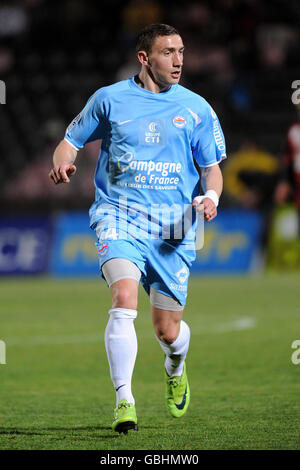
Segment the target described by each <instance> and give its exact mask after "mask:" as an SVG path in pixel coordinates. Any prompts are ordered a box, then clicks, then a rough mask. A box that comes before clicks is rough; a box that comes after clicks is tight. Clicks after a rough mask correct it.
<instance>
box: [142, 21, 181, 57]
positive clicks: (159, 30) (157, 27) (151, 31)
mask: <svg viewBox="0 0 300 470" xmlns="http://www.w3.org/2000/svg"><path fill="white" fill-rule="evenodd" d="M173 34H178V35H179V36H180V34H179V33H178V31H177V30H176V29H175V28H174V27H173V26H169V25H168V24H161V23H158V24H150V25H149V26H146V27H145V28H144V29H142V31H141V32H140V33H139V34H138V36H137V39H136V48H135V49H136V52H139V51H146V52H147V54H149V53H150V52H151V49H152V46H153V43H154V41H155V39H156V38H157V37H158V36H172V35H173Z"/></svg>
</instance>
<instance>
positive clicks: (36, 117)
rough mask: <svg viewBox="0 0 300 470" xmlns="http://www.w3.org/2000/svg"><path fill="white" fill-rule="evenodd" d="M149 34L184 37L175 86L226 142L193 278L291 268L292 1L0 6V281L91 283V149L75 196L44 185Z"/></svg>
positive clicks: (295, 47)
mask: <svg viewBox="0 0 300 470" xmlns="http://www.w3.org/2000/svg"><path fill="white" fill-rule="evenodd" d="M153 22H165V23H169V24H172V25H174V26H175V27H177V28H178V30H179V31H180V32H181V33H182V36H183V38H184V42H185V45H186V54H185V64H184V75H183V79H182V84H183V85H185V86H187V87H190V88H191V89H193V90H194V91H195V92H198V93H199V94H201V95H202V96H204V97H205V98H206V99H207V100H208V101H209V102H210V103H211V105H212V106H213V107H214V108H215V110H216V112H217V113H218V115H219V118H220V120H221V123H222V126H223V128H224V132H225V137H226V141H227V148H228V157H229V158H228V160H227V161H226V162H225V163H224V164H222V170H223V172H224V193H223V196H222V200H221V205H220V214H221V216H220V217H219V218H218V219H217V220H216V221H214V222H213V223H212V224H210V225H208V226H207V227H206V244H205V247H204V250H203V251H202V252H201V255H200V256H199V257H198V261H197V263H196V265H195V267H194V271H195V272H203V273H206V272H208V271H209V272H222V273H225V272H236V273H242V272H249V271H253V270H261V269H264V268H265V267H268V266H269V267H273V268H279V269H282V268H283V267H284V266H285V267H286V268H288V269H290V268H292V269H294V268H295V267H297V266H298V267H299V265H300V260H299V258H300V255H299V251H300V250H299V244H298V239H297V230H296V221H295V220H296V215H295V208H294V205H293V198H292V197H291V198H290V201H289V200H287V203H289V204H288V205H287V207H283V208H282V207H281V208H280V209H278V208H277V207H276V205H275V204H274V191H275V188H276V185H277V183H278V181H279V180H280V177H281V172H282V169H281V167H282V159H283V156H284V152H285V145H286V140H287V131H288V128H289V126H291V124H293V123H295V122H297V120H298V119H299V116H298V113H297V108H296V106H295V105H294V104H293V103H292V100H291V96H292V93H293V91H295V90H293V89H292V84H293V82H294V81H295V80H296V79H297V78H300V70H299V69H300V65H299V45H300V32H299V24H300V7H299V2H297V0H291V1H289V2H288V3H286V2H284V1H283V0H275V1H257V0H217V1H215V2H207V1H197V2H194V1H188V2H184V3H183V2H170V1H156V0H131V1H120V0H109V1H108V0H103V1H101V4H100V3H99V2H96V1H84V2H83V1H77V0H73V1H70V0H63V1H51V2H50V1H46V0H15V1H14V0H12V1H2V2H1V6H0V41H1V42H0V79H1V80H2V81H3V82H4V83H5V85H6V104H2V105H1V106H0V153H1V163H0V165H1V172H0V188H1V189H0V203H1V208H2V209H1V219H0V255H1V256H0V273H1V274H3V275H7V274H9V275H10V274H33V273H36V274H41V273H45V272H51V273H52V274H55V275H61V274H70V273H72V274H80V275H85V274H88V275H91V274H92V275H94V274H97V270H98V268H97V257H96V251H95V250H94V247H93V242H94V239H93V233H90V232H91V231H89V229H88V225H87V209H88V207H89V205H90V204H91V202H92V200H93V196H94V187H93V173H94V168H95V163H96V160H97V155H98V150H99V142H94V143H92V144H89V145H87V146H86V148H85V149H84V150H83V151H81V153H80V154H79V157H78V160H77V164H78V173H77V175H76V176H75V177H74V178H73V180H72V184H70V185H65V186H60V187H55V186H54V185H52V184H51V183H50V181H49V180H48V172H49V169H50V167H51V161H52V154H53V150H54V148H55V146H56V145H57V143H58V142H59V140H60V139H61V138H63V135H64V130H65V128H66V126H67V125H68V123H69V122H70V121H71V120H72V119H73V117H74V116H75V115H77V114H78V112H79V111H80V110H81V109H82V107H83V106H84V104H85V102H86V100H87V99H88V97H89V96H90V95H91V94H92V93H93V92H94V91H95V90H96V89H97V88H99V87H101V86H104V85H108V84H110V83H112V82H114V81H117V80H120V79H125V78H127V77H129V76H132V75H133V74H134V73H135V72H136V71H137V70H138V69H137V62H136V59H135V54H134V53H133V49H134V41H135V36H136V33H137V31H139V30H140V29H141V28H142V27H143V26H144V25H145V24H149V23H153ZM2 101H3V99H2ZM75 212H76V214H75ZM91 241H92V243H91ZM53 253H55V257H53Z"/></svg>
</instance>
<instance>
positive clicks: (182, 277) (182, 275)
mask: <svg viewBox="0 0 300 470" xmlns="http://www.w3.org/2000/svg"><path fill="white" fill-rule="evenodd" d="M188 275H189V273H188V270H187V268H186V267H185V266H184V267H183V268H182V269H180V270H179V271H178V272H177V273H176V274H175V276H176V277H177V279H178V281H179V282H180V283H181V284H184V283H185V281H186V280H187V277H188Z"/></svg>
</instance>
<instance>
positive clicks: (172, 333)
mask: <svg viewBox="0 0 300 470" xmlns="http://www.w3.org/2000/svg"><path fill="white" fill-rule="evenodd" d="M156 336H157V337H158V339H160V341H162V342H163V343H166V344H172V343H174V341H175V340H176V338H177V336H178V331H177V329H175V328H170V327H169V328H164V327H157V328H156Z"/></svg>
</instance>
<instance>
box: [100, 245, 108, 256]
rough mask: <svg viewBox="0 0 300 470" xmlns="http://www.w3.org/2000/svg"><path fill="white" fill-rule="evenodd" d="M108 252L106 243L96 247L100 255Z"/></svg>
mask: <svg viewBox="0 0 300 470" xmlns="http://www.w3.org/2000/svg"><path fill="white" fill-rule="evenodd" d="M107 252H108V244H107V243H101V245H100V246H99V249H98V253H99V255H100V256H104V255H105V254H106V253H107Z"/></svg>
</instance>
